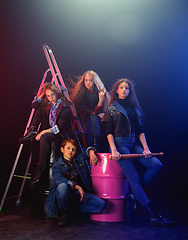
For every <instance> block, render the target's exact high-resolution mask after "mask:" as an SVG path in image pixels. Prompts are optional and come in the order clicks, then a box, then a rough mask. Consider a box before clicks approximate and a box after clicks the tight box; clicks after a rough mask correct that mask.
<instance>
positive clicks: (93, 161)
mask: <svg viewBox="0 0 188 240" xmlns="http://www.w3.org/2000/svg"><path fill="white" fill-rule="evenodd" d="M89 156H90V164H93V166H96V165H97V162H98V158H97V156H96V155H95V152H94V150H90V151H89Z"/></svg>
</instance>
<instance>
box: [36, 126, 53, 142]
mask: <svg viewBox="0 0 188 240" xmlns="http://www.w3.org/2000/svg"><path fill="white" fill-rule="evenodd" d="M45 133H51V130H50V128H49V129H45V130H43V131H41V132H40V133H39V134H38V135H37V136H36V137H35V139H36V140H37V141H40V138H41V136H42V135H43V134H45Z"/></svg>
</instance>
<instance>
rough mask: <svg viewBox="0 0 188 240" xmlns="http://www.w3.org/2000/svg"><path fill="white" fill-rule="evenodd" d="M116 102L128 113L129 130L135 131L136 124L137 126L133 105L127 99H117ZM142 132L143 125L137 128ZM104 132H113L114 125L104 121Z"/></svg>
mask: <svg viewBox="0 0 188 240" xmlns="http://www.w3.org/2000/svg"><path fill="white" fill-rule="evenodd" d="M117 102H118V103H119V104H120V105H121V106H122V107H123V108H124V109H125V111H126V112H127V115H128V119H129V122H130V126H131V132H134V133H135V132H137V131H136V126H137V114H136V111H135V109H134V107H133V105H132V104H131V103H130V102H129V101H128V100H127V99H118V100H117ZM124 117H126V116H124ZM141 132H143V127H142V125H141V128H140V129H139V134H140V133H141ZM106 133H107V135H108V134H112V135H113V134H114V125H113V124H112V123H111V122H108V121H107V122H106Z"/></svg>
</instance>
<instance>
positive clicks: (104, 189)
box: [90, 153, 129, 222]
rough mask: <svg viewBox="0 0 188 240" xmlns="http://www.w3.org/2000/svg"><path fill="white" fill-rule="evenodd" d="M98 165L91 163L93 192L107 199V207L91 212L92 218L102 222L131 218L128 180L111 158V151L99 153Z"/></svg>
mask: <svg viewBox="0 0 188 240" xmlns="http://www.w3.org/2000/svg"><path fill="white" fill-rule="evenodd" d="M97 155H98V158H99V161H98V163H97V166H95V167H94V166H93V165H91V179H92V188H93V194H94V195H96V196H98V197H101V198H103V199H105V201H106V209H104V210H103V211H102V212H101V213H96V214H91V217H90V218H91V219H92V220H94V221H101V222H120V221H125V220H128V219H129V212H128V204H127V201H126V198H125V194H126V193H127V192H128V181H127V178H126V177H125V175H124V173H123V172H122V170H121V168H120V166H119V164H118V163H117V162H116V161H113V160H110V159H109V155H110V153H98V154H97Z"/></svg>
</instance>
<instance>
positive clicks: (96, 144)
mask: <svg viewBox="0 0 188 240" xmlns="http://www.w3.org/2000/svg"><path fill="white" fill-rule="evenodd" d="M92 138H93V147H94V148H95V149H96V151H97V152H99V138H100V136H99V135H92Z"/></svg>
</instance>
